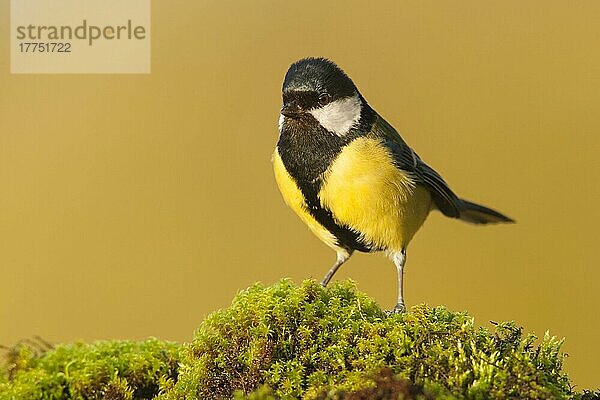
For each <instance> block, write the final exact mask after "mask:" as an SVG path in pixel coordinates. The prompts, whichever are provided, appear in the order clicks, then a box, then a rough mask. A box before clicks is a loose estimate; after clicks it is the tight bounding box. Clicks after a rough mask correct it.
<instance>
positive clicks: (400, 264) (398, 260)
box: [392, 249, 406, 313]
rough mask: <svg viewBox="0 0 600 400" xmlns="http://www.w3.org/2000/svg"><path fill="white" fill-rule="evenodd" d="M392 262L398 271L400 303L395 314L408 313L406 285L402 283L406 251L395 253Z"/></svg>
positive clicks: (395, 309) (395, 308) (397, 304)
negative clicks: (405, 297)
mask: <svg viewBox="0 0 600 400" xmlns="http://www.w3.org/2000/svg"><path fill="white" fill-rule="evenodd" d="M392 261H393V262H394V264H395V265H396V268H397V269H398V302H397V303H396V306H395V307H394V311H393V312H394V313H403V312H404V311H406V307H405V306H404V285H403V283H402V278H403V274H404V264H405V263H406V249H402V250H401V251H399V252H397V253H394V254H393V255H392Z"/></svg>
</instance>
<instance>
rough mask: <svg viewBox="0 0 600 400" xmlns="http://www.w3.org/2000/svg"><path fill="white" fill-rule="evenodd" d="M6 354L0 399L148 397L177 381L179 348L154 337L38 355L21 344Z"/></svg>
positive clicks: (65, 347) (120, 399)
mask: <svg viewBox="0 0 600 400" xmlns="http://www.w3.org/2000/svg"><path fill="white" fill-rule="evenodd" d="M9 355H10V357H8V362H7V364H6V365H5V368H4V371H5V372H4V373H3V374H2V375H4V380H5V381H4V382H2V381H0V400H8V399H32V400H33V399H56V400H59V399H75V400H77V399H81V400H83V399H106V400H129V399H151V398H153V397H154V396H156V395H157V394H158V392H159V382H160V381H161V379H163V380H167V379H174V378H176V376H177V374H176V371H177V367H178V364H177V363H178V355H179V345H177V344H175V343H169V342H162V341H159V340H157V339H148V340H146V341H144V342H130V341H107V342H97V343H93V344H85V343H76V344H70V345H60V346H57V347H56V348H54V349H52V350H48V351H47V352H46V353H44V354H37V353H36V351H35V349H32V347H31V346H28V345H24V344H21V345H18V346H16V347H14V348H12V349H11V350H10V352H9Z"/></svg>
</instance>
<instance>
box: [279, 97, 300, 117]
mask: <svg viewBox="0 0 600 400" xmlns="http://www.w3.org/2000/svg"><path fill="white" fill-rule="evenodd" d="M281 113H282V114H283V115H285V116H286V117H290V118H294V119H297V118H300V114H302V109H301V108H300V106H299V105H298V103H296V102H295V101H291V102H289V103H286V104H284V105H283V107H282V108H281Z"/></svg>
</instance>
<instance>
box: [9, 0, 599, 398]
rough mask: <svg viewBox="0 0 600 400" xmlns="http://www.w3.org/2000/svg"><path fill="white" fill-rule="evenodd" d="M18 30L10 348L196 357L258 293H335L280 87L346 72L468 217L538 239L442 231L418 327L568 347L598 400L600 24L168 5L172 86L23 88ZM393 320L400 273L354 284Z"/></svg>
mask: <svg viewBox="0 0 600 400" xmlns="http://www.w3.org/2000/svg"><path fill="white" fill-rule="evenodd" d="M0 4H1V9H0V12H1V14H2V22H1V24H0V38H1V41H0V54H2V57H1V58H0V71H1V72H0V266H1V268H2V270H1V274H0V343H1V344H5V345H10V344H11V343H14V342H16V341H17V340H19V339H22V338H26V337H31V336H32V335H34V334H39V335H41V336H42V337H44V338H46V339H47V340H50V341H53V342H63V341H72V340H76V339H85V340H91V339H100V338H132V339H140V338H144V337H147V336H157V337H159V338H164V339H173V340H179V341H184V340H189V339H190V338H191V335H192V332H193V330H194V329H195V327H196V326H197V325H198V324H199V322H200V321H201V320H202V319H203V317H204V316H205V315H206V314H207V313H209V312H211V311H212V310H215V309H217V308H220V307H225V306H227V305H228V304H229V302H230V301H231V299H232V297H233V295H234V294H235V293H236V291H238V290H240V289H242V288H244V287H247V286H248V285H250V284H251V283H253V282H255V281H263V282H265V283H272V282H274V281H276V280H278V279H279V278H281V277H291V278H293V279H294V280H296V281H297V282H298V281H300V280H302V279H304V278H307V277H315V278H321V276H322V275H323V274H324V273H325V271H326V270H327V269H328V268H329V266H330V264H331V263H332V262H333V260H334V254H333V252H332V251H331V250H329V249H328V248H326V247H325V246H324V245H323V244H322V243H320V242H319V241H318V240H317V239H316V238H314V237H313V236H312V235H311V233H309V231H308V230H307V228H306V227H305V226H304V225H302V224H301V223H300V222H299V220H298V219H297V218H296V216H294V215H293V214H292V212H291V211H290V210H288V209H287V208H286V207H285V206H284V204H283V201H282V199H281V198H280V195H279V193H278V191H277V189H276V186H275V183H274V179H273V173H272V170H271V164H270V157H271V152H272V149H273V146H274V144H275V142H276V140H277V117H278V110H279V107H280V104H281V101H280V90H281V81H282V78H283V75H284V73H285V71H286V69H287V67H288V65H289V64H290V63H291V62H293V61H294V60H296V59H298V58H300V57H303V56H308V55H317V56H327V57H330V58H331V59H333V60H335V61H336V62H337V63H338V64H339V65H340V66H342V67H343V68H344V69H345V70H346V71H347V72H348V73H349V74H350V76H351V77H352V78H353V79H354V81H355V82H356V83H357V85H358V86H359V88H360V89H361V91H362V93H363V95H364V96H365V97H366V98H367V99H368V100H369V102H370V103H371V105H372V106H373V107H374V108H375V109H377V110H378V111H379V112H380V113H381V114H382V115H384V116H385V117H386V118H387V119H388V120H389V121H390V122H391V123H392V124H393V125H394V126H395V127H396V128H397V129H398V130H399V131H400V132H401V133H402V134H403V136H404V137H405V139H406V140H407V141H408V142H409V143H410V144H411V145H412V146H413V147H414V148H415V150H416V151H417V152H418V153H419V154H420V156H421V157H422V158H423V159H424V160H426V161H427V162H428V163H429V164H431V165H432V166H433V167H434V168H436V169H437V170H438V171H439V172H440V173H442V175H443V176H444V177H445V178H446V180H447V181H448V182H449V183H450V184H451V186H452V187H453V188H454V189H455V191H456V192H458V193H459V194H460V195H462V196H464V197H465V198H468V199H470V200H474V201H479V202H482V203H483V204H486V205H488V206H492V207H494V208H497V209H499V210H501V211H503V212H505V213H507V214H508V215H510V216H512V217H514V218H516V219H517V221H518V224H516V225H513V226H493V227H474V226H470V225H467V224H463V223H461V222H458V221H453V220H449V219H446V218H444V217H442V216H441V215H440V214H439V213H435V214H433V215H432V216H431V217H430V218H429V220H428V221H427V222H426V224H425V226H424V228H423V229H422V230H421V231H420V232H419V233H418V234H417V236H416V238H415V240H414V241H413V242H412V244H411V246H410V247H409V253H408V264H407V269H406V275H405V276H406V281H405V282H406V299H407V302H408V305H409V306H410V305H413V304H416V303H421V302H427V303H429V304H431V305H437V304H445V305H447V306H448V307H449V308H450V309H453V310H468V311H469V312H470V313H471V314H472V315H474V316H475V317H476V321H477V322H478V323H479V324H483V325H489V323H488V321H489V320H494V321H498V320H506V319H514V320H516V321H518V322H519V323H520V324H523V325H524V326H525V327H526V329H527V330H529V331H535V332H537V333H538V334H540V335H541V334H543V332H544V331H545V330H546V329H549V330H550V331H551V332H552V333H553V334H555V335H557V336H565V337H566V338H567V341H566V344H565V346H564V349H565V350H566V351H567V352H568V353H569V354H570V356H569V358H568V359H567V361H566V368H567V371H568V372H570V373H571V375H572V377H573V378H574V382H575V383H576V384H577V385H578V388H579V389H582V388H590V387H598V386H599V382H598V381H597V365H598V359H599V358H600V346H598V339H599V328H600V318H598V310H599V309H600V299H599V297H598V294H597V292H598V281H599V279H600V267H599V266H600V250H599V246H600V243H599V242H598V231H597V229H598V226H599V225H600V224H599V222H600V221H599V219H600V218H599V217H600V211H598V200H600V196H599V194H600V188H599V185H598V180H599V178H600V161H599V154H600V138H599V135H600V112H599V109H598V108H599V105H600V47H599V43H600V20H599V18H600V17H599V15H600V2H598V1H578V2H568V1H560V2H558V1H502V2H500V1H496V2H491V1H483V2H482V1H462V2H442V1H422V0H414V1H403V2H396V1H389V2H376V3H375V4H369V5H367V3H366V2H364V1H355V2H346V1H339V2H322V1H313V2H294V3H292V2H279V1H251V2H250V1H211V2H207V1H196V2H191V1H169V2H166V1H165V2H158V1H155V2H154V3H153V4H152V73H151V74H150V75H10V74H9V70H10V60H9V59H8V56H7V55H8V54H9V49H8V46H9V31H8V29H9V28H8V27H9V19H8V18H9V17H8V16H9V7H8V1H6V0H4V1H2V3H0ZM347 277H352V278H353V279H355V280H356V281H357V282H358V283H359V287H360V289H362V290H363V291H365V292H367V293H369V294H371V295H373V296H375V297H376V298H377V299H378V300H379V301H380V302H381V304H382V305H383V306H384V307H388V308H390V307H392V306H393V304H394V301H395V296H396V271H395V268H394V267H393V265H392V264H391V263H390V262H389V261H388V260H386V259H385V258H384V257H383V256H381V255H363V254H358V255H356V256H355V257H354V258H353V259H352V260H351V261H350V262H349V263H348V264H347V265H345V266H344V267H343V268H342V270H341V271H340V272H339V275H338V276H337V278H338V279H339V278H347Z"/></svg>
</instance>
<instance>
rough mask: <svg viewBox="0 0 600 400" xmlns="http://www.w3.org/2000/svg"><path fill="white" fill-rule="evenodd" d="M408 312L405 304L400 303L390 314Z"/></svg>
mask: <svg viewBox="0 0 600 400" xmlns="http://www.w3.org/2000/svg"><path fill="white" fill-rule="evenodd" d="M405 312H406V306H405V305H404V303H398V304H396V305H395V306H394V309H393V310H392V311H390V314H404V313H405Z"/></svg>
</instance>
